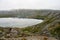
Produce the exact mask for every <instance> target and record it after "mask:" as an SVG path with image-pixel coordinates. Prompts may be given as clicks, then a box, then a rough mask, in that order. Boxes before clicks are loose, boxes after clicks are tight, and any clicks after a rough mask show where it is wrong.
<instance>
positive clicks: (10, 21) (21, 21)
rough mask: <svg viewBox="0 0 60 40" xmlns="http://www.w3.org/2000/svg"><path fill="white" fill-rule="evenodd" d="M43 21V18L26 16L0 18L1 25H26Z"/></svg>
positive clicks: (20, 26)
mask: <svg viewBox="0 0 60 40" xmlns="http://www.w3.org/2000/svg"><path fill="white" fill-rule="evenodd" d="M41 22H43V20H38V19H28V18H0V26H1V27H19V28H22V27H27V26H32V25H36V24H39V23H41Z"/></svg>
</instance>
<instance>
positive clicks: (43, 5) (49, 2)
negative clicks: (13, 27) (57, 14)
mask: <svg viewBox="0 0 60 40" xmlns="http://www.w3.org/2000/svg"><path fill="white" fill-rule="evenodd" d="M10 9H60V0H0V10H10Z"/></svg>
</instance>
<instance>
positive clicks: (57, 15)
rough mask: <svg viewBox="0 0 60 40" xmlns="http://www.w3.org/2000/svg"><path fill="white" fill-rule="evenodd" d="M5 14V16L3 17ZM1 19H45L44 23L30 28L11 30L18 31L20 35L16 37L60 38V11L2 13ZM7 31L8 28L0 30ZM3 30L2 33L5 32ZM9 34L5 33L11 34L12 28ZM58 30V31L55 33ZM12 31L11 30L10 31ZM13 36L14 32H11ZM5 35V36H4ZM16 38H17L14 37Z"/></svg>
mask: <svg viewBox="0 0 60 40" xmlns="http://www.w3.org/2000/svg"><path fill="white" fill-rule="evenodd" d="M3 14H4V15H3ZM0 17H18V18H35V19H43V20H44V22H42V23H40V24H37V25H34V26H29V27H26V28H21V29H20V28H17V29H15V28H11V29H12V30H13V29H14V30H17V32H19V33H20V34H19V35H18V36H16V37H20V36H30V35H40V34H41V35H43V34H46V35H47V36H53V37H56V38H57V37H58V38H60V36H57V35H60V32H59V31H60V29H59V28H60V10H12V11H0ZM1 29H3V30H4V29H6V28H0V30H1ZM3 30H2V31H3ZM7 30H8V31H7V32H5V31H4V33H6V35H7V34H9V33H10V32H9V30H10V28H7ZM55 30H57V31H55ZM10 31H11V30H10ZM11 33H12V35H13V32H11ZM4 35H5V34H4ZM14 37H15V36H14Z"/></svg>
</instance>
